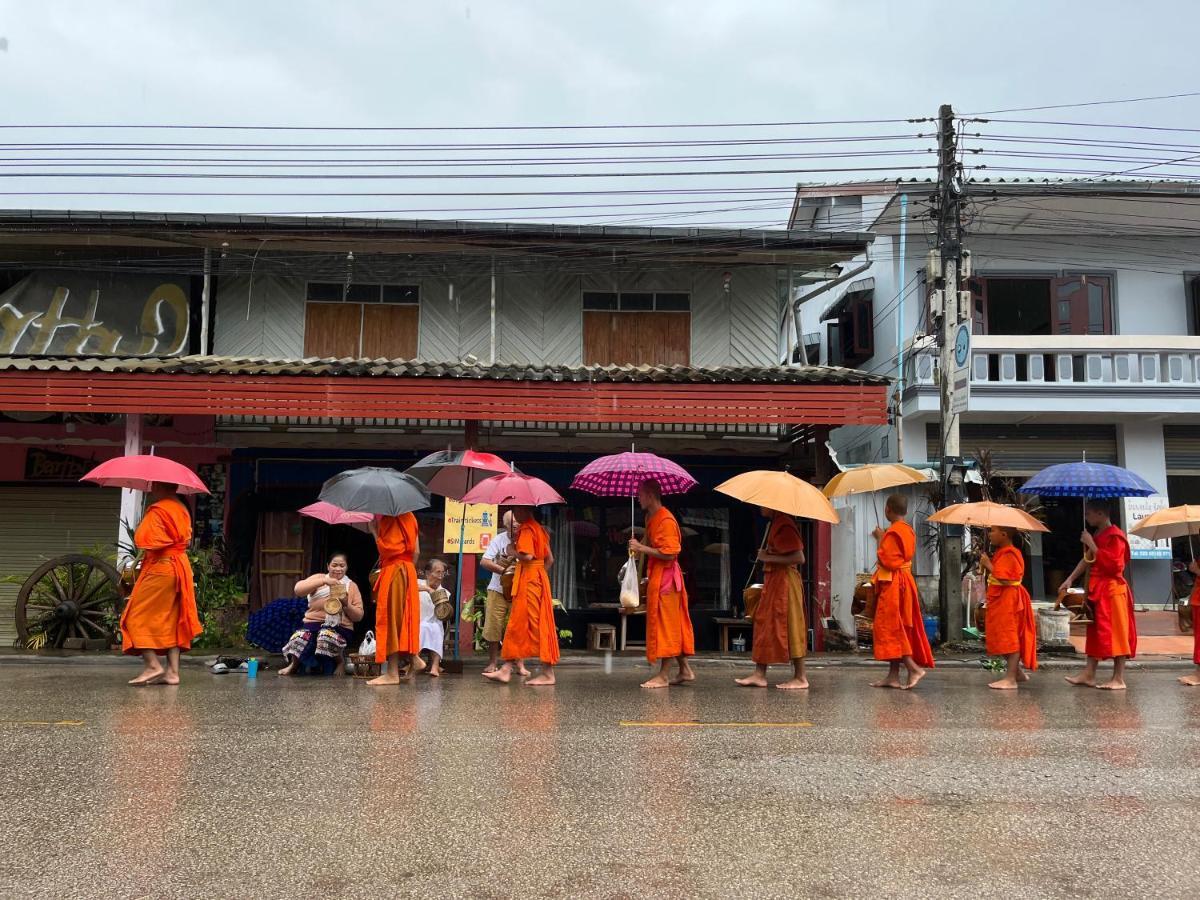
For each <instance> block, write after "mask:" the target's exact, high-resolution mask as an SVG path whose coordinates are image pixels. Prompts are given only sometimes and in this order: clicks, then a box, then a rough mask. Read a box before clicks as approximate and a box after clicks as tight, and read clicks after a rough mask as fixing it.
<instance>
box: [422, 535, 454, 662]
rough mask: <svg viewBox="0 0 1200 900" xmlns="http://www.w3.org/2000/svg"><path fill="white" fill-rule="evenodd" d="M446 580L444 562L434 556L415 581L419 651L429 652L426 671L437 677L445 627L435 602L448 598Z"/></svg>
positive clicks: (444, 639) (443, 645)
mask: <svg viewBox="0 0 1200 900" xmlns="http://www.w3.org/2000/svg"><path fill="white" fill-rule="evenodd" d="M445 580H446V564H445V563H444V562H442V560H440V559H438V558H437V557H434V558H433V559H431V560H429V562H427V563H426V564H425V572H424V577H423V578H421V580H420V581H418V582H417V593H418V594H419V595H420V598H421V652H422V653H428V654H429V668H428V669H426V673H427V674H429V675H432V676H433V677H434V678H437V677H438V676H440V675H441V674H442V653H443V652H444V651H445V644H446V628H445V626H444V625H442V620H441V619H439V618H438V617H437V612H436V610H437V604H438V601H440V600H448V599H449V598H450V592H449V591H448V590H447V589H446V588H445V587H443V586H442V583H443V582H444V581H445Z"/></svg>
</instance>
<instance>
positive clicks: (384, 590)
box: [367, 513, 425, 685]
mask: <svg viewBox="0 0 1200 900" xmlns="http://www.w3.org/2000/svg"><path fill="white" fill-rule="evenodd" d="M371 533H372V534H374V535H375V546H376V548H377V549H378V550H379V576H378V577H377V578H376V579H375V584H374V585H373V588H374V591H375V661H376V662H380V663H382V662H385V661H386V662H387V671H386V672H384V673H383V674H382V675H380V676H379V677H378V678H372V679H371V680H370V681H368V682H367V684H370V685H384V684H399V683H400V682H401V681H408V680H410V679H411V678H412V676H413V675H416V674H417V673H418V672H421V671H422V670H424V668H425V661H424V660H423V659H421V653H420V651H421V597H420V594H419V593H418V591H417V568H416V566H415V565H414V564H413V563H414V560H416V558H417V554H418V553H420V546H419V539H418V534H419V532H418V529H417V517H416V516H414V515H413V514H412V513H401V514H400V515H398V516H379V517H378V518H376V519H375V520H373V521H372V522H371ZM405 663H408V664H409V669H408V672H407V674H405V675H404V676H403V677H401V675H400V670H401V667H402V666H403V665H404V664H405Z"/></svg>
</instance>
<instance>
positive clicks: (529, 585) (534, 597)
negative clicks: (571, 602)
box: [500, 519, 559, 666]
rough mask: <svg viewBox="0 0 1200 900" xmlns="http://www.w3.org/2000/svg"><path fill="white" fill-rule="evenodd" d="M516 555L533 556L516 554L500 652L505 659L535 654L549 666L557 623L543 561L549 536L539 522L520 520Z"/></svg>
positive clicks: (554, 652)
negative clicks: (525, 557) (509, 603)
mask: <svg viewBox="0 0 1200 900" xmlns="http://www.w3.org/2000/svg"><path fill="white" fill-rule="evenodd" d="M516 552H517V553H518V554H522V553H523V554H528V555H529V556H532V557H533V559H531V560H529V561H528V562H526V561H525V560H522V559H521V558H520V556H518V557H517V570H516V572H515V573H513V588H512V610H511V612H510V613H509V615H508V626H507V627H506V628H505V629H504V643H502V644H501V645H500V655H501V656H502V657H503V658H504V659H506V660H517V659H531V658H533V657H535V656H536V657H537V658H538V659H540V660H541V661H542V662H543V663H545V664H546V665H548V666H552V665H554V664H555V663H556V662H558V655H559V654H558V626H557V625H555V624H554V599H553V597H552V596H551V592H550V578H549V577H548V576H547V575H546V560H547V558H549V556H550V535H549V534H547V533H546V529H545V528H543V527H542V526H541V525H540V524H538V523H537V522H535V521H533V520H532V519H530V520H529V521H528V522H523V523H521V528H520V530H519V531H518V532H517V550H516Z"/></svg>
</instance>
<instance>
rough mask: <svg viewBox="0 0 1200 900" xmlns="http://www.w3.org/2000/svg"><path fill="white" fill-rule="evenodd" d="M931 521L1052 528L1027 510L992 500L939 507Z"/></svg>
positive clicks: (981, 525)
mask: <svg viewBox="0 0 1200 900" xmlns="http://www.w3.org/2000/svg"><path fill="white" fill-rule="evenodd" d="M929 521H930V522H940V523H942V524H943V525H973V526H975V527H979V528H990V527H991V526H993V525H999V526H1000V527H1002V528H1016V529H1017V530H1018V531H1049V530H1050V529H1049V528H1047V527H1046V526H1045V525H1043V524H1042V523H1041V522H1039V521H1038V520H1037V519H1035V518H1034V517H1033V516H1031V515H1030V514H1029V513H1027V512H1025V510H1023V509H1017V508H1016V507H1015V506H1005V505H1004V504H1002V503H993V502H991V501H990V500H981V501H979V502H978V503H955V504H953V505H952V506H947V507H946V508H945V509H939V510H938V511H937V512H935V513H934V514H933V515H932V516H930V517H929Z"/></svg>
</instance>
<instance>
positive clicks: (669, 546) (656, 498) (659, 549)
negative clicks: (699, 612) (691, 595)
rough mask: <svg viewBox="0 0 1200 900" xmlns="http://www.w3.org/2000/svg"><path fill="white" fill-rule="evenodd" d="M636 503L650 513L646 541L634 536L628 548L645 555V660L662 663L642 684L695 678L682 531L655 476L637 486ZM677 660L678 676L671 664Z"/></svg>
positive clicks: (653, 685)
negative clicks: (690, 662) (672, 673)
mask: <svg viewBox="0 0 1200 900" xmlns="http://www.w3.org/2000/svg"><path fill="white" fill-rule="evenodd" d="M638 503H639V504H640V505H641V507H642V510H643V511H644V512H645V513H646V532H645V534H644V535H643V537H645V541H639V540H637V539H631V540H630V541H629V549H630V550H632V551H633V552H634V553H641V554H642V555H643V556H645V557H646V560H647V562H646V659H648V660H649V661H650V664H651V665H654V663H655V662H658V664H659V665H658V672H657V673H656V674H655V675H654V676H653V677H652V678H650V679H649V680H648V681H644V682H642V687H644V688H664V687H667V685H678V684H687V683H689V682H692V681H695V680H696V673H695V672H693V671H692V667H691V666H689V665H688V660H687V658H688V657H689V656H695V655H696V641H695V637H694V636H693V634H692V619H691V616H690V615H689V614H688V595H687V588H685V587H684V584H683V571H682V570H681V569H680V568H679V551H680V550H682V549H683V536H682V535H681V534H680V531H679V523H678V522H677V521H675V516H673V515H672V514H671V511H670V510H669V509H667V508H666V507H665V506H663V503H662V485H660V484H659V483H658V482H657V481H655V480H654V479H653V478H649V479H647V480H645V481H643V482H642V483H641V484H640V485H639V486H638ZM671 660H675V661H676V663H677V664H678V667H679V670H678V672H677V673H676V675H675V677H674V678H671V677H670V676H669V675H668V672H667V666H668V665H669V663H670V662H671Z"/></svg>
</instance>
